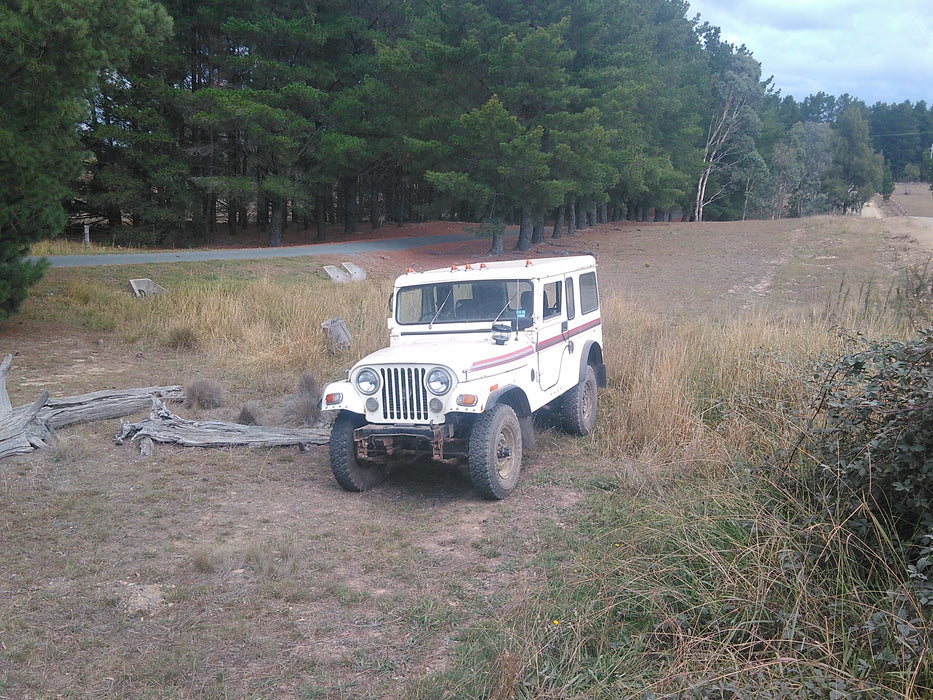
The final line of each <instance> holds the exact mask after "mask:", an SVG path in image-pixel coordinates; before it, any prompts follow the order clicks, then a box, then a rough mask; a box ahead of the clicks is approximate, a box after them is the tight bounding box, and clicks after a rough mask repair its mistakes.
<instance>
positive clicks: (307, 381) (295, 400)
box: [283, 372, 321, 427]
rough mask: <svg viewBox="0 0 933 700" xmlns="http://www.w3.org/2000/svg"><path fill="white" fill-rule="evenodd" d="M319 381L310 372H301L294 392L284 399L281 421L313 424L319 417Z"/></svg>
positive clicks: (305, 424)
mask: <svg viewBox="0 0 933 700" xmlns="http://www.w3.org/2000/svg"><path fill="white" fill-rule="evenodd" d="M320 400H321V383H320V382H319V381H318V380H317V377H315V376H314V374H313V373H311V372H302V374H301V378H300V379H299V380H298V387H297V389H296V390H295V393H294V394H292V396H290V397H289V398H288V400H286V402H285V407H284V409H283V414H284V415H283V421H284V422H285V424H286V425H294V426H298V427H300V426H307V425H314V424H315V423H317V421H318V419H319V418H320V417H321V406H320Z"/></svg>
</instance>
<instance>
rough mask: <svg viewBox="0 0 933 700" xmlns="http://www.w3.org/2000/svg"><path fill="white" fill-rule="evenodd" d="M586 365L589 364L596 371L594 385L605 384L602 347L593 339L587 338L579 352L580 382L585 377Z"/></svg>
mask: <svg viewBox="0 0 933 700" xmlns="http://www.w3.org/2000/svg"><path fill="white" fill-rule="evenodd" d="M587 365H591V366H592V367H593V371H594V372H595V373H596V386H599V387H604V386H606V365H604V364H603V349H602V348H601V347H600V345H599V343H598V342H596V341H595V340H587V341H586V342H585V343H584V344H583V351H582V352H581V353H580V378H579V381H581V382H582V381H583V380H584V379H585V378H586V368H587Z"/></svg>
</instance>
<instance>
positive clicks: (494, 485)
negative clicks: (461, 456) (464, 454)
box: [469, 404, 522, 501]
mask: <svg viewBox="0 0 933 700" xmlns="http://www.w3.org/2000/svg"><path fill="white" fill-rule="evenodd" d="M469 461H470V481H471V482H472V484H473V488H475V489H476V490H477V491H479V493H480V495H482V496H483V498H488V499H489V500H494V501H499V500H502V499H503V498H505V497H506V496H508V495H509V494H510V493H512V491H514V490H515V487H516V486H517V485H518V473H519V471H520V470H521V466H522V430H521V426H520V425H519V423H518V417H517V416H516V415H515V411H513V410H512V407H511V406H507V405H505V404H498V405H496V406H493V407H492V408H490V409H489V410H487V411H486V412H485V413H483V414H481V415H480V416H479V417H478V418H477V419H476V422H475V423H474V424H473V431H472V433H471V434H470V459H469Z"/></svg>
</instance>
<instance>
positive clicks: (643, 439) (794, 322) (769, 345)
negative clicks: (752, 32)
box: [412, 288, 933, 698]
mask: <svg viewBox="0 0 933 700" xmlns="http://www.w3.org/2000/svg"><path fill="white" fill-rule="evenodd" d="M903 308H904V304H903V300H900V301H898V299H897V298H896V295H890V294H887V292H886V290H881V291H880V292H878V293H875V292H872V291H871V290H870V289H866V288H862V289H860V290H857V291H855V292H852V293H850V292H849V291H848V290H847V289H845V288H843V289H841V290H839V292H838V294H837V295H834V296H833V297H832V298H829V299H827V300H826V302H825V305H824V307H823V308H818V309H814V310H813V311H812V312H810V313H807V314H803V315H801V316H798V317H795V316H789V315H786V314H782V313H769V312H768V311H766V310H757V311H752V312H749V313H746V314H744V315H742V316H741V317H737V318H735V319H733V320H730V321H728V322H723V321H721V320H717V321H711V320H708V319H704V318H696V319H693V320H690V321H680V322H673V321H671V320H670V319H667V318H664V317H662V316H659V315H657V314H654V313H651V312H649V311H647V310H646V309H644V308H643V307H639V306H638V305H636V304H633V303H631V302H630V301H629V300H627V299H626V298H625V297H624V296H620V295H612V296H609V297H607V298H605V299H604V301H603V315H604V319H605V324H604V339H605V355H606V364H607V366H608V370H609V377H608V386H607V388H606V389H605V390H603V391H601V392H600V402H601V403H600V413H599V420H598V427H597V434H596V436H595V439H593V440H590V441H581V442H580V443H579V444H578V447H577V450H578V452H577V454H576V455H575V457H574V458H575V460H576V461H577V462H579V464H580V468H581V469H587V470H593V471H596V472H600V473H601V474H602V475H601V476H600V477H599V478H598V479H594V480H593V481H592V482H591V484H592V485H593V488H591V492H590V493H589V495H588V496H587V498H586V499H585V500H584V501H583V502H582V503H581V504H580V506H579V507H578V509H577V511H576V513H575V516H574V519H573V526H572V527H554V528H552V529H551V530H550V531H549V532H548V533H547V534H546V536H545V541H546V546H545V547H544V549H543V551H542V554H541V556H540V561H539V565H540V566H541V567H542V568H543V569H544V570H546V571H547V572H548V585H547V587H546V589H545V590H542V591H537V592H531V593H529V594H528V595H527V596H526V597H524V598H522V599H520V600H518V601H517V602H516V603H515V605H514V606H513V607H512V608H511V609H510V610H509V611H507V614H506V615H505V616H503V617H502V618H501V619H499V620H497V621H496V622H495V623H494V624H488V625H479V626H476V627H474V628H472V629H471V630H470V631H469V633H468V634H466V635H465V637H464V640H463V643H462V644H461V646H460V647H459V654H460V656H459V657H458V660H457V662H456V663H455V664H454V665H453V666H452V667H451V668H450V669H448V670H447V671H445V672H443V673H439V674H436V675H435V676H432V677H430V678H428V679H425V680H424V681H423V682H421V683H419V684H417V685H416V686H415V687H414V688H413V690H412V697H418V698H428V697H449V698H469V697H496V698H544V697H548V698H550V697H555V698H556V697H561V698H584V697H585V698H642V697H677V698H705V697H735V698H810V697H872V698H874V697H901V698H907V697H922V696H923V697H926V696H928V695H927V694H928V693H930V692H933V658H931V652H930V644H929V642H930V639H931V632H933V628H931V621H930V620H929V619H928V618H927V613H925V612H924V610H923V608H922V606H921V605H920V604H918V602H917V601H916V600H915V599H914V598H913V596H912V594H911V588H910V585H909V578H908V577H907V576H906V574H905V569H904V565H903V562H898V560H897V558H896V556H893V555H892V552H893V548H892V549H891V551H888V552H875V553H873V554H872V553H870V552H869V553H868V554H869V556H873V557H874V559H873V560H874V562H875V564H874V566H872V567H871V568H872V571H871V572H870V575H866V572H865V571H864V570H862V569H860V568H859V567H858V566H857V564H856V562H857V561H865V556H866V552H865V545H864V544H862V543H860V542H858V541H855V540H854V539H853V538H852V536H851V532H850V531H848V530H846V529H845V528H843V527H842V524H843V519H844V518H845V517H846V515H845V514H839V516H838V519H836V520H831V521H829V522H826V521H825V520H819V519H815V518H814V512H813V510H812V508H811V504H810V503H808V502H807V499H803V500H801V499H800V498H799V494H797V493H796V492H795V491H794V489H793V488H789V487H787V486H788V479H790V480H791V482H792V481H793V479H792V476H793V475H792V471H793V469H794V467H793V464H792V463H791V462H789V461H788V459H787V457H788V454H789V452H790V451H791V449H792V448H793V446H794V445H795V443H796V441H797V440H798V439H799V437H800V434H801V430H803V429H804V427H805V425H806V419H807V418H808V416H809V415H810V412H811V411H812V408H813V404H812V399H813V397H814V392H815V390H816V388H817V386H818V383H819V377H818V374H817V370H818V367H819V366H820V364H821V362H822V361H823V360H827V359H829V358H832V357H835V356H837V355H839V354H841V353H843V352H844V351H845V349H846V347H847V344H848V343H849V342H850V339H851V337H852V336H853V335H854V334H862V335H865V336H868V337H893V338H898V337H904V338H906V337H908V336H909V335H910V334H911V333H912V332H913V331H914V330H915V328H916V325H917V324H918V322H919V323H924V322H927V323H928V322H929V317H928V316H926V317H924V315H923V314H922V313H920V314H919V315H918V314H917V313H914V311H915V310H916V308H917V307H916V305H914V307H913V311H911V313H904V312H903V311H902V310H900V309H903ZM632 457H633V458H634V459H631V458H632ZM856 553H857V554H858V555H859V556H855V555H856Z"/></svg>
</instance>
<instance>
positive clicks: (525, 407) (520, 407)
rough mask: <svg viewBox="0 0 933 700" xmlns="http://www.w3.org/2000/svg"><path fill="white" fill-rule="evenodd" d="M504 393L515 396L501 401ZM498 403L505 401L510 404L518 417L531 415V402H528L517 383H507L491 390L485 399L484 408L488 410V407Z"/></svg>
mask: <svg viewBox="0 0 933 700" xmlns="http://www.w3.org/2000/svg"><path fill="white" fill-rule="evenodd" d="M506 394H512V395H513V396H515V397H517V398H515V399H513V400H511V401H502V398H503V397H504V396H505V395H506ZM500 403H507V404H508V405H509V406H511V407H512V408H513V409H514V410H515V414H516V415H517V416H518V417H519V418H521V417H522V416H530V415H531V404H530V403H529V402H528V397H527V396H526V395H525V391H524V390H523V389H522V388H521V387H520V386H518V385H517V384H507V385H506V386H502V387H499V388H498V389H496V390H495V391H494V392H492V393H491V394H490V395H489V398H487V399H486V408H485V409H484V410H486V411H488V410H489V409H490V408H492V407H493V406H495V405H497V404H500Z"/></svg>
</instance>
